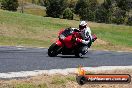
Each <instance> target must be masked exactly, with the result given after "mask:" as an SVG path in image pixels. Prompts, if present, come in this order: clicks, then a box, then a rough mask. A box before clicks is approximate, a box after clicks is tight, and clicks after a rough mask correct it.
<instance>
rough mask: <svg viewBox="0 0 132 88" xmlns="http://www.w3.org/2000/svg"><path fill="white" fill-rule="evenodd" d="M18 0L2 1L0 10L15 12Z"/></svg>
mask: <svg viewBox="0 0 132 88" xmlns="http://www.w3.org/2000/svg"><path fill="white" fill-rule="evenodd" d="M18 5H19V4H18V0H2V2H1V8H2V9H4V10H9V11H17V8H18Z"/></svg>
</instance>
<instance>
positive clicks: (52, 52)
mask: <svg viewBox="0 0 132 88" xmlns="http://www.w3.org/2000/svg"><path fill="white" fill-rule="evenodd" d="M59 48H60V47H59V46H58V45H56V43H53V44H52V45H51V46H50V47H49V49H48V55H49V56H50V57H55V56H57V55H58V52H59Z"/></svg>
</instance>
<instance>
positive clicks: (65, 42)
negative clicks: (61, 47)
mask: <svg viewBox="0 0 132 88" xmlns="http://www.w3.org/2000/svg"><path fill="white" fill-rule="evenodd" d="M71 39H72V35H70V36H68V37H66V38H65V40H64V41H63V42H64V44H65V46H66V47H67V48H72V46H73V43H72V41H71Z"/></svg>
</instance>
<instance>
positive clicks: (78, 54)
mask: <svg viewBox="0 0 132 88" xmlns="http://www.w3.org/2000/svg"><path fill="white" fill-rule="evenodd" d="M87 48H88V47H87V46H83V47H80V48H79V50H76V51H75V56H76V57H78V58H83V57H84V55H85V54H86V53H87V52H88V51H87Z"/></svg>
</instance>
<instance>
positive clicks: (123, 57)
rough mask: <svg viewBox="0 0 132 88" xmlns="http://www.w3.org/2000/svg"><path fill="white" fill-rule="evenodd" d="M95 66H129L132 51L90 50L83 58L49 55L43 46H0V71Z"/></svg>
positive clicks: (131, 61)
mask: <svg viewBox="0 0 132 88" xmlns="http://www.w3.org/2000/svg"><path fill="white" fill-rule="evenodd" d="M79 65H82V66H84V67H97V66H131V65H132V52H112V51H93V50H90V51H89V52H88V54H87V55H86V57H85V58H83V59H80V58H75V57H74V56H62V55H58V56H57V57H54V58H52V57H49V56H48V55H47V49H44V48H20V47H0V73H6V72H18V71H32V70H50V69H63V68H76V67H78V66H79Z"/></svg>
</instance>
